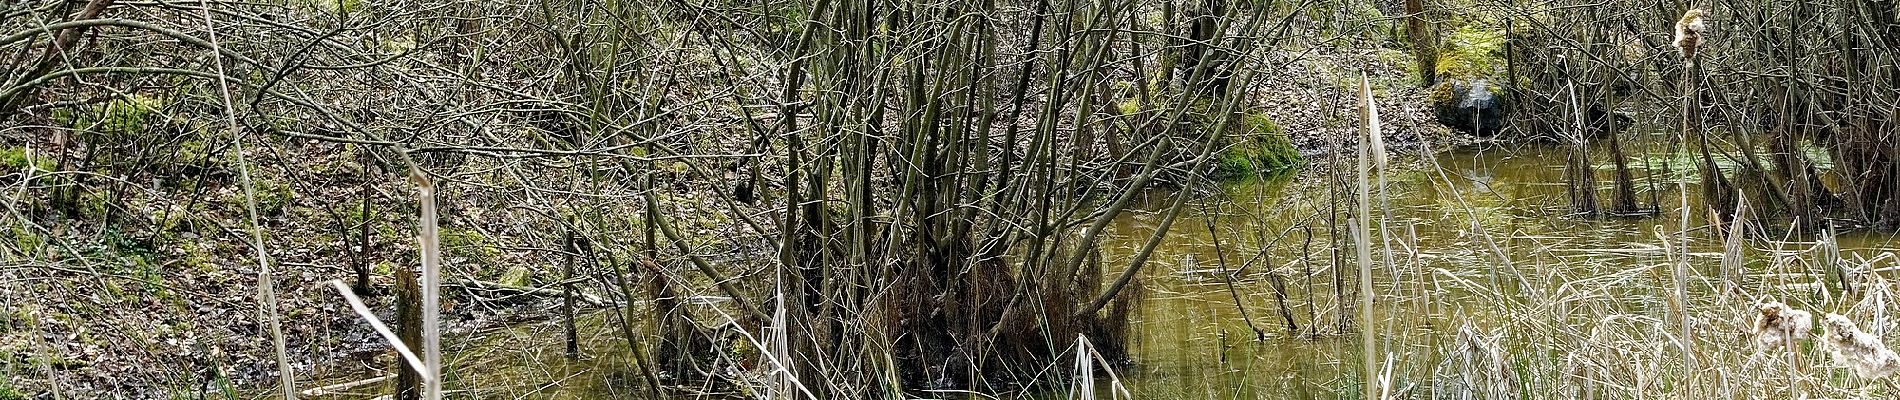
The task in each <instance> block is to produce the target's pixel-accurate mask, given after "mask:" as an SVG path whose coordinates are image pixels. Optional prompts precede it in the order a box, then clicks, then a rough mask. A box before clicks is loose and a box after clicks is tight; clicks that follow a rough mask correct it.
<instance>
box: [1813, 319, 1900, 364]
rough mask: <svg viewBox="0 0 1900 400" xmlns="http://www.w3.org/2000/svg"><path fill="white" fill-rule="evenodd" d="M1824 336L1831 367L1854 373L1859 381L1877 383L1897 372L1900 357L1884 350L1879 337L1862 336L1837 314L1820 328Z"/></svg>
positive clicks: (1852, 325)
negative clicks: (1832, 362) (1831, 359)
mask: <svg viewBox="0 0 1900 400" xmlns="http://www.w3.org/2000/svg"><path fill="white" fill-rule="evenodd" d="M1821 327H1822V330H1823V331H1825V332H1826V335H1825V336H1824V337H1825V338H1826V340H1825V341H1826V342H1827V351H1828V353H1829V354H1831V355H1833V356H1834V363H1835V364H1838V365H1840V366H1843V367H1848V368H1852V369H1854V373H1855V374H1856V375H1860V377H1862V378H1868V379H1877V378H1883V377H1886V376H1888V375H1893V373H1894V372H1900V355H1895V354H1894V353H1893V350H1889V349H1887V345H1886V344H1885V343H1881V342H1880V337H1878V336H1874V335H1873V334H1870V333H1866V332H1861V330H1860V327H1858V326H1855V325H1854V321H1852V320H1849V319H1847V317H1844V316H1841V315H1840V314H1832V313H1830V314H1828V315H1827V318H1826V321H1825V322H1824V323H1822V325H1821Z"/></svg>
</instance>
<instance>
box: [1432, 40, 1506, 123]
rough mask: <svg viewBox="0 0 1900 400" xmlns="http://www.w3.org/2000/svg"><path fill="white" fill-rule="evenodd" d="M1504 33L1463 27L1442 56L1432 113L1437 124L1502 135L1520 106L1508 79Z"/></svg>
mask: <svg viewBox="0 0 1900 400" xmlns="http://www.w3.org/2000/svg"><path fill="white" fill-rule="evenodd" d="M1504 69H1505V58H1504V33H1503V32H1502V31H1497V30H1489V29H1481V28H1476V27H1473V26H1469V25H1468V26H1463V27H1459V28H1458V30H1456V31H1453V32H1451V34H1450V35H1447V36H1446V38H1445V43H1444V47H1443V48H1442V49H1440V51H1439V53H1438V64H1437V71H1436V72H1437V75H1438V83H1437V84H1436V85H1434V86H1433V87H1432V90H1431V103H1432V111H1433V112H1434V114H1436V116H1437V119H1438V122H1439V123H1442V124H1445V125H1446V126H1450V127H1452V128H1455V129H1458V130H1462V131H1465V132H1469V133H1475V134H1479V135H1490V134H1493V133H1497V131H1498V130H1499V128H1502V127H1503V126H1504V122H1505V117H1506V116H1508V115H1510V113H1511V109H1512V107H1513V106H1515V102H1514V101H1513V99H1512V98H1511V91H1510V90H1509V88H1507V87H1505V86H1503V85H1504V84H1505V83H1507V82H1509V79H1506V77H1505V76H1504V75H1505V71H1504Z"/></svg>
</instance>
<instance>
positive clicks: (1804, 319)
mask: <svg viewBox="0 0 1900 400" xmlns="http://www.w3.org/2000/svg"><path fill="white" fill-rule="evenodd" d="M1755 308H1756V309H1757V310H1759V311H1761V313H1760V314H1757V315H1756V316H1755V329H1754V332H1753V334H1754V335H1755V345H1756V346H1759V347H1760V348H1761V349H1762V350H1763V351H1767V350H1776V349H1780V348H1782V347H1792V346H1794V343H1795V342H1798V341H1801V340H1802V339H1807V338H1808V331H1810V330H1812V329H1813V328H1814V314H1809V313H1808V312H1807V311H1801V310H1796V309H1794V308H1793V307H1788V305H1787V304H1781V302H1777V301H1768V302H1763V303H1761V304H1760V305H1757V306H1755Z"/></svg>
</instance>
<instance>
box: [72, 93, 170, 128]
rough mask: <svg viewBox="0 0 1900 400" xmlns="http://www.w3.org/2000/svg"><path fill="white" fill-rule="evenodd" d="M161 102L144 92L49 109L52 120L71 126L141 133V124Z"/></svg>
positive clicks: (153, 112) (142, 125)
mask: <svg viewBox="0 0 1900 400" xmlns="http://www.w3.org/2000/svg"><path fill="white" fill-rule="evenodd" d="M164 107H165V102H164V101H163V100H161V99H159V98H156V97H151V96H145V95H137V94H135V95H131V96H129V97H120V98H115V99H112V100H110V101H106V102H105V103H102V104H95V105H91V106H85V107H78V108H60V109H57V110H54V111H53V113H52V114H53V115H52V117H53V121H55V122H58V123H60V124H62V125H65V126H68V127H72V128H74V129H83V130H89V131H95V132H103V133H112V134H136V133H143V132H145V126H146V124H147V123H148V122H150V120H151V118H152V117H153V115H155V113H156V112H158V110H159V109H162V108H164Z"/></svg>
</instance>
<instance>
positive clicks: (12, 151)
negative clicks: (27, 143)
mask: <svg viewBox="0 0 1900 400" xmlns="http://www.w3.org/2000/svg"><path fill="white" fill-rule="evenodd" d="M0 164H4V165H5V166H6V168H7V171H5V172H0V173H12V172H17V171H19V170H23V169H26V167H27V166H29V165H31V166H33V168H34V169H38V170H40V171H52V170H55V169H58V168H59V164H58V163H56V162H54V161H53V158H52V157H47V156H46V155H45V154H38V153H35V154H32V155H31V156H30V158H29V155H28V154H27V151H26V148H25V147H4V148H0Z"/></svg>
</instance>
